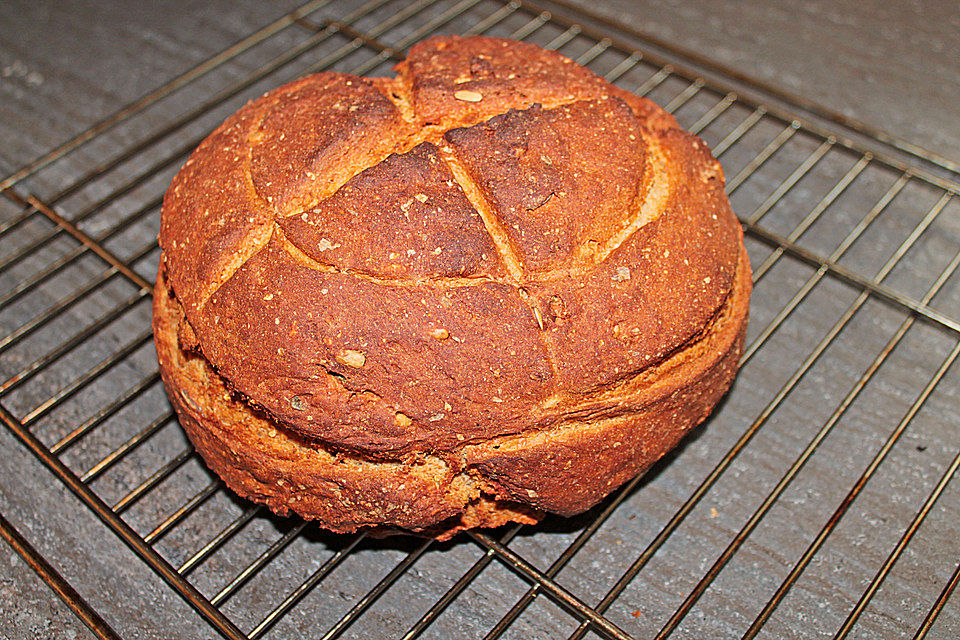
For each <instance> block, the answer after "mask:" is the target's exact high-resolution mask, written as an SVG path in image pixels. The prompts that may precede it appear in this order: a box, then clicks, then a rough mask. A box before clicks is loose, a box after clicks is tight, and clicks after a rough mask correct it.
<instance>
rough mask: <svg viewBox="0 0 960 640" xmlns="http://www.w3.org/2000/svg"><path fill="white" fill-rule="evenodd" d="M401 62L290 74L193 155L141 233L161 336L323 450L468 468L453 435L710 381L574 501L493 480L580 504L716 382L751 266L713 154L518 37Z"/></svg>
mask: <svg viewBox="0 0 960 640" xmlns="http://www.w3.org/2000/svg"><path fill="white" fill-rule="evenodd" d="M398 71H399V76H398V77H397V78H396V79H392V80H390V79H383V78H373V79H367V78H357V77H354V76H349V75H345V74H334V73H324V74H318V75H315V76H310V77H307V78H303V79H301V80H299V81H296V82H293V83H291V84H289V85H285V86H284V87H281V88H279V89H277V90H276V91H273V92H271V93H268V94H266V95H265V96H263V97H261V98H260V99H258V100H256V101H254V102H252V103H250V104H249V105H247V106H246V107H244V108H243V109H241V110H240V111H239V112H238V113H237V114H235V115H234V116H232V117H231V118H229V119H228V120H227V121H226V122H225V123H224V124H223V125H222V126H221V127H220V128H219V129H217V130H216V131H215V132H214V133H213V134H212V135H211V136H210V137H209V138H208V139H207V140H205V141H204V143H202V144H201V145H200V147H199V148H198V149H197V151H196V152H195V153H194V154H193V156H192V157H191V159H190V160H189V161H188V162H187V164H186V165H185V166H184V168H183V170H181V172H180V173H179V174H178V176H177V177H176V178H175V180H174V182H173V184H172V185H171V188H170V190H169V192H168V194H167V197H166V199H165V201H164V210H163V224H162V229H161V236H160V238H161V245H162V247H163V250H164V259H163V264H162V266H161V269H162V271H164V272H165V278H166V280H168V281H169V284H170V286H171V287H172V291H173V294H174V295H175V296H176V299H177V300H178V301H179V304H180V305H182V309H183V314H184V316H185V318H184V321H182V322H181V323H180V325H181V326H180V327H179V329H178V331H179V333H180V343H181V344H182V345H183V346H185V347H187V348H192V349H195V350H197V351H199V352H202V354H203V356H204V357H205V358H206V359H207V360H209V362H210V363H212V364H213V365H214V366H215V367H216V369H217V371H218V372H219V374H220V375H222V376H223V378H225V379H226V380H227V381H229V386H230V387H231V388H232V389H234V390H236V391H238V392H240V394H242V395H243V396H244V397H246V398H247V399H248V400H249V401H250V402H251V403H252V404H253V405H255V406H257V407H261V408H263V409H265V410H266V411H267V412H268V414H269V415H270V416H272V417H273V418H274V419H275V420H277V421H278V422H279V423H280V424H282V425H284V427H286V428H289V429H292V430H293V431H294V432H296V433H299V434H301V435H302V436H306V437H308V438H313V439H317V440H319V441H320V442H321V443H322V444H323V446H330V447H333V448H335V449H344V450H347V451H352V452H354V454H355V455H358V456H360V457H361V458H362V457H367V458H370V459H384V460H401V459H404V458H407V459H410V456H414V457H416V456H418V455H419V456H422V455H431V456H439V459H442V460H444V461H445V462H444V464H450V465H452V467H457V466H458V465H459V466H463V465H468V466H469V465H470V464H473V465H474V466H475V467H476V468H477V469H479V468H481V467H483V466H484V464H487V465H488V466H489V456H488V458H486V459H483V460H481V458H483V456H480V457H477V456H474V457H473V458H471V457H470V455H467V448H469V447H475V446H481V445H482V446H488V447H490V446H493V444H492V443H493V442H494V441H496V442H498V443H499V444H498V445H497V449H499V448H501V447H502V446H503V445H504V444H506V442H507V441H508V440H509V439H510V438H522V437H527V436H532V435H533V434H541V435H542V434H545V433H547V432H549V431H550V430H556V429H567V430H570V429H571V428H573V427H576V426H577V425H579V426H581V427H582V426H584V425H588V424H589V425H593V426H594V427H596V426H597V425H600V424H603V423H605V422H606V423H609V424H610V425H616V428H615V429H613V431H611V430H609V429H608V430H607V431H604V429H599V430H598V429H594V431H596V434H598V435H597V438H600V437H601V436H602V435H603V434H606V435H611V434H613V433H615V432H616V431H618V430H623V429H624V428H625V427H624V425H625V424H627V423H629V422H630V421H631V420H633V421H634V422H636V420H635V418H636V417H637V416H639V415H641V414H644V413H648V414H651V415H653V414H656V413H657V411H653V412H652V413H651V411H650V407H651V406H652V404H655V403H657V402H663V401H665V397H666V396H669V395H670V394H671V393H673V394H674V395H676V393H675V392H678V391H680V390H683V389H684V387H690V388H691V389H692V388H693V387H694V386H696V385H697V384H701V385H702V383H703V380H705V379H706V378H710V380H711V383H710V385H708V387H705V388H704V389H703V390H701V391H700V392H697V393H694V394H693V395H694V396H696V397H697V398H699V400H698V401H697V402H693V403H692V404H691V405H690V407H689V409H688V410H687V417H686V418H682V417H680V418H678V417H677V416H676V415H674V414H676V413H677V411H678V410H679V409H676V408H675V409H671V410H670V411H667V412H666V413H665V414H664V415H666V414H670V415H671V416H672V418H671V419H672V420H673V421H674V422H675V423H676V424H674V425H672V426H671V428H669V429H668V430H667V431H665V433H669V437H657V438H654V440H655V441H656V442H653V441H650V442H651V444H655V445H656V446H649V447H646V446H644V444H643V442H633V443H632V444H631V445H630V446H629V447H624V449H625V451H623V452H618V453H617V454H616V455H615V456H613V457H614V458H617V459H618V460H619V459H620V458H623V460H621V461H620V462H617V463H616V466H617V469H618V470H617V472H616V473H613V472H609V470H607V471H605V470H604V469H603V468H601V469H600V470H599V474H597V473H593V475H594V476H596V477H595V478H594V481H593V482H592V483H586V484H587V485H589V486H586V487H585V488H584V489H583V490H582V491H580V492H579V493H578V492H577V491H569V488H567V489H568V490H567V491H566V492H565V495H562V496H561V495H559V494H560V493H564V492H563V491H561V489H563V487H562V486H561V485H562V484H563V483H562V481H561V480H557V481H556V482H555V484H556V485H557V486H556V487H555V490H554V491H552V493H555V494H558V495H552V496H551V495H550V494H551V490H550V489H549V488H548V487H547V486H546V485H547V484H549V482H547V481H545V480H541V481H540V484H539V485H538V484H537V483H536V482H533V481H530V482H527V483H526V484H525V483H524V482H521V481H520V480H518V479H517V478H516V477H515V478H512V479H511V480H510V481H509V482H504V483H501V484H500V485H496V483H495V482H493V481H489V482H490V483H492V484H491V486H490V487H488V489H490V492H491V493H494V494H497V495H501V497H503V496H504V495H509V496H511V497H514V498H515V497H518V496H525V497H526V498H527V500H526V501H527V502H530V503H532V504H534V505H535V506H537V507H540V508H546V509H550V510H555V511H561V512H574V511H577V510H580V509H582V508H586V507H587V506H589V504H590V503H592V502H595V501H596V500H597V499H599V498H600V497H602V495H604V494H605V493H606V492H608V491H609V490H611V489H612V488H613V486H615V484H611V483H612V482H614V481H616V482H617V483H619V482H622V481H623V480H625V479H626V477H629V475H628V476H626V477H621V476H622V475H623V473H624V472H630V471H632V472H634V473H635V472H636V471H637V470H639V469H640V468H641V467H644V466H646V465H647V464H649V463H650V462H652V460H654V459H656V457H659V456H660V455H662V453H663V452H665V451H666V450H667V449H668V448H669V446H672V445H673V443H675V442H676V440H677V439H678V438H679V437H680V435H682V433H683V431H685V428H688V427H689V426H692V424H693V423H694V422H696V421H699V420H700V419H702V417H703V415H705V413H706V412H707V411H709V408H710V407H711V406H712V404H713V402H715V400H716V397H719V395H718V393H722V391H723V390H724V389H725V388H726V386H727V385H728V384H729V381H730V379H731V378H732V375H733V371H734V369H735V360H736V358H735V357H733V358H732V361H733V364H731V354H733V355H734V356H735V352H736V351H738V350H739V341H740V340H741V339H742V328H743V327H744V326H745V319H746V304H747V302H746V300H747V298H748V296H749V293H748V290H749V277H748V275H747V276H745V274H748V271H749V266H748V265H747V264H746V260H745V254H744V251H743V248H742V240H741V233H740V230H739V226H738V225H737V223H736V219H735V218H734V216H733V214H732V213H731V211H730V208H729V204H728V202H727V199H726V197H725V195H724V193H723V178H722V172H721V170H720V168H719V164H718V163H717V162H716V160H714V159H713V158H712V156H711V155H710V153H709V151H708V150H707V149H706V147H705V145H704V144H703V143H702V142H701V141H700V140H699V139H697V138H696V137H694V136H691V135H689V134H686V133H684V132H682V131H681V130H680V129H679V128H678V127H677V125H676V123H675V122H674V121H673V119H672V118H671V117H670V116H669V115H667V114H665V113H664V112H662V111H661V110H659V108H658V107H656V106H655V105H653V103H650V102H649V101H646V100H644V99H641V98H637V97H636V96H633V95H632V94H629V93H626V92H623V91H622V90H620V89H617V88H616V87H613V86H612V85H609V84H608V83H606V82H604V81H603V80H601V79H599V78H597V77H596V76H594V75H593V74H592V73H590V72H589V71H587V70H585V69H583V68H581V67H579V66H577V65H575V64H573V63H571V62H570V61H569V60H568V59H566V58H564V57H563V56H560V55H559V54H556V53H554V52H549V51H544V50H542V49H539V48H538V47H535V46H533V45H529V44H525V43H516V42H510V41H505V40H497V39H492V38H470V39H461V38H457V37H454V36H449V37H440V38H434V39H431V40H429V41H426V42H424V43H421V44H420V45H417V46H416V47H414V48H413V50H412V51H411V53H410V56H409V57H408V59H407V60H406V61H405V62H403V63H401V64H400V65H398ZM161 282H165V280H164V279H163V278H162V279H161ZM164 286H165V285H164ZM164 294H166V291H165V290H164ZM734 302H736V304H734ZM683 352H686V353H688V354H690V353H695V354H697V356H698V358H699V360H700V363H699V365H698V366H694V367H693V368H692V369H690V364H691V363H690V362H687V361H688V360H692V358H691V357H686V356H684V357H683V358H680V359H678V354H679V355H682V353H683ZM671 362H672V364H670V363H671ZM678 363H679V364H678ZM681 365H683V366H681ZM678 367H679V368H678ZM683 367H687V369H689V372H688V373H690V372H693V373H690V375H692V376H693V378H691V379H687V380H683V379H681V378H682V376H680V378H678V377H677V375H676V371H679V369H682V368H683ZM664 370H666V371H667V373H664ZM694 370H696V371H695V372H694ZM658 371H659V374H657V373H656V372H658ZM670 372H673V373H672V374H671V373H670ZM718 372H722V373H723V375H719V373H718ZM668 374H670V375H673V378H671V379H674V378H676V380H674V382H675V384H674V385H673V386H674V387H675V388H670V389H667V388H666V387H664V386H663V385H660V386H659V387H658V383H657V376H659V377H660V378H663V379H667V378H670V375H668ZM714 378H716V379H714ZM194 402H196V399H194ZM661 408H662V407H661ZM660 413H663V411H661V412H660ZM681 413H682V411H681ZM660 417H661V418H662V417H663V416H660ZM687 423H689V424H687ZM680 426H683V428H678V427H680ZM603 437H605V436H603ZM597 438H594V439H597ZM601 439H602V438H601ZM588 440H589V438H588ZM649 440H650V439H649V438H648V441H649ZM597 441H598V442H599V441H600V440H597ZM585 442H586V441H585ZM541 444H542V446H548V445H547V444H546V443H545V442H544V443H541ZM610 444H612V441H611V443H610ZM514 445H516V442H514ZM518 446H519V445H518ZM591 446H594V447H595V446H597V445H591ZM618 446H620V445H618ZM519 448H523V447H519ZM514 449H517V446H514ZM533 449H536V447H535V446H534V447H533ZM531 450H532V449H531ZM544 451H545V450H544ZM544 451H540V453H538V454H537V455H534V456H533V457H530V456H527V457H528V458H529V459H528V460H527V463H530V461H533V460H541V461H542V460H543V459H544V456H545V455H547V454H545V453H544ZM445 454H449V455H451V456H453V458H455V459H456V460H455V461H453V458H451V459H450V460H448V459H447V458H445V457H444V455H445ZM351 455H353V454H351ZM491 455H492V454H491ZM538 456H539V457H538ZM547 457H548V458H550V459H551V460H552V461H553V462H554V463H559V464H560V465H561V466H563V465H565V466H566V467H570V466H571V465H572V464H573V463H571V462H570V461H568V460H560V459H559V458H557V457H556V456H554V455H553V454H550V455H549V456H547ZM522 458H523V456H522V455H518V456H517V461H519V460H521V459H522ZM468 459H469V460H468ZM470 460H473V462H470ZM485 461H486V462H485ZM504 464H505V463H501V464H500V467H503V465H504ZM494 466H497V465H494ZM602 466H603V465H601V467H602ZM625 470H626V471H625ZM502 471H503V469H502V468H500V470H499V471H498V473H500V472H502ZM518 473H519V474H520V475H529V473H528V471H523V472H522V473H520V472H515V473H514V475H515V476H517V475H518ZM506 475H510V474H509V472H508V473H507V474H506ZM494 485H496V486H494Z"/></svg>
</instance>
